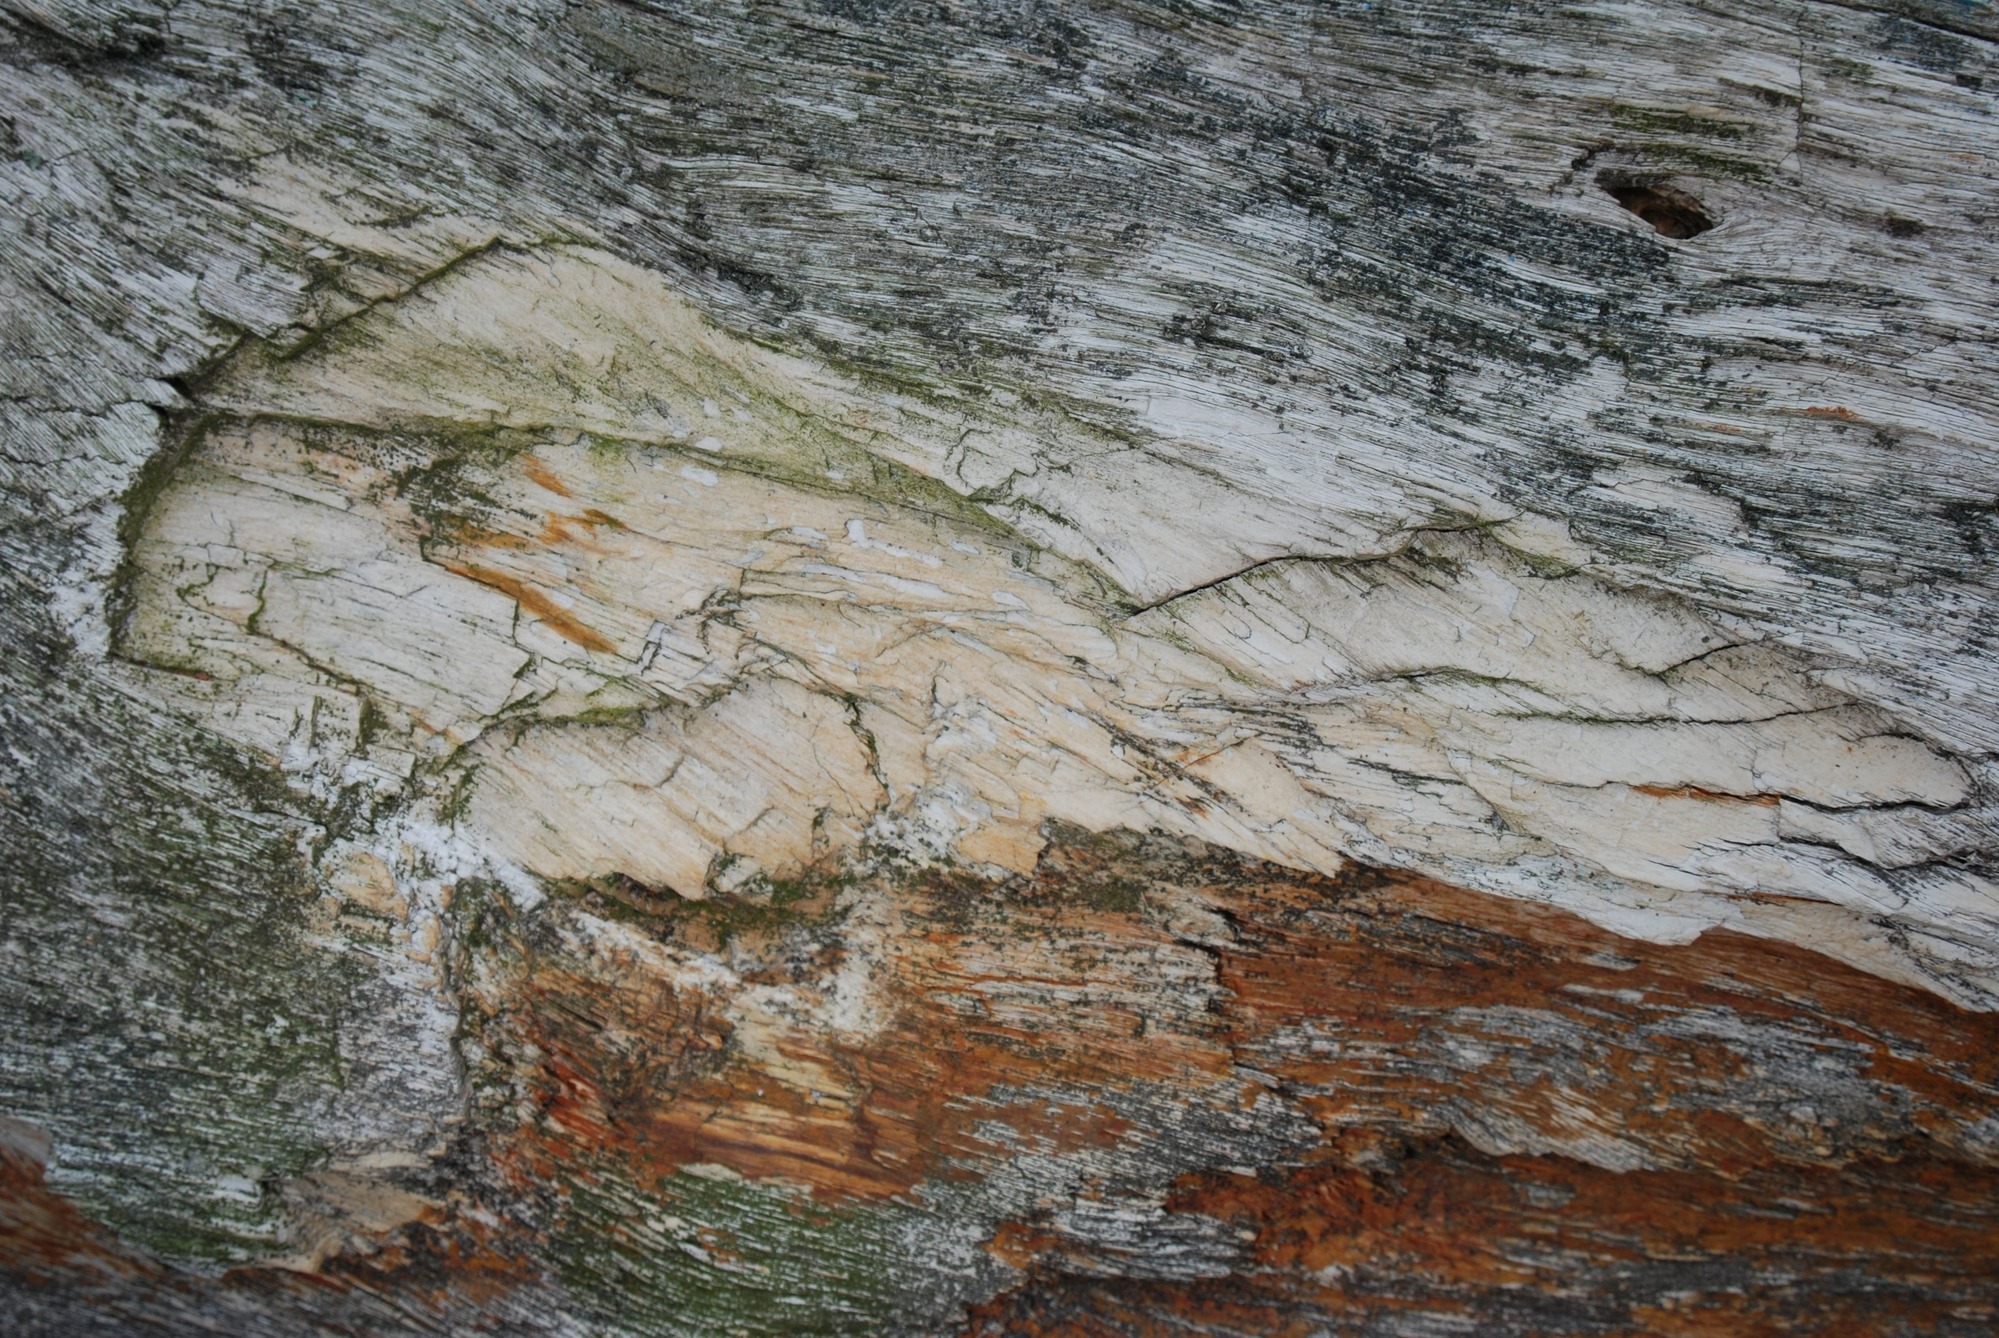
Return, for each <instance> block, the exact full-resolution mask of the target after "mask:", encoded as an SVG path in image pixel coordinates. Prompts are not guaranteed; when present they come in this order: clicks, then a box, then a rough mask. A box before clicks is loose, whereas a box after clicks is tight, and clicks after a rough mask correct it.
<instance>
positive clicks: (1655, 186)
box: [1602, 179, 1714, 241]
mask: <svg viewBox="0 0 1999 1338" xmlns="http://www.w3.org/2000/svg"><path fill="white" fill-rule="evenodd" d="M1602 185H1603V189H1604V191H1605V192H1606V193H1607V194H1609V196H1610V198H1611V199H1613V200H1616V201H1617V202H1618V203H1619V204H1620V205H1623V206H1624V207H1625V208H1626V209H1629V210H1630V211H1631V212H1632V213H1634V214H1636V215H1638V217H1640V218H1642V219H1644V220H1645V221H1646V222H1647V223H1650V224H1651V225H1652V230H1653V231H1654V232H1657V233H1658V234H1659V235H1660V236H1661V237H1671V238H1673V239H1674V240H1675V241H1685V240H1686V239H1687V238H1689V237H1698V236H1699V235H1700V234H1701V233H1703V232H1706V231H1707V230H1708V229H1709V228H1712V227H1713V226H1714V220H1713V219H1712V218H1710V217H1708V213H1707V210H1706V209H1704V208H1703V207H1702V206H1701V202H1700V201H1699V200H1696V199H1695V198H1694V197H1693V196H1691V195H1689V194H1687V193H1686V192H1685V191H1683V190H1675V189H1674V188H1673V187H1671V186H1667V185H1664V184H1662V183H1659V182H1638V181H1623V180H1617V179H1612V180H1609V181H1605V182H1603V183H1602Z"/></svg>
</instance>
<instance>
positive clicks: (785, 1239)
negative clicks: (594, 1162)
mask: <svg viewBox="0 0 1999 1338" xmlns="http://www.w3.org/2000/svg"><path fill="white" fill-rule="evenodd" d="M939 1231H940V1227H939V1226H938V1225H936V1224H935V1223H934V1222H933V1221H932V1220H931V1219H929V1217H928V1215H927V1214H925V1213H923V1212H922V1211H921V1210H920V1209H918V1208H916V1207H914V1206H911V1205H906V1204H901V1203H888V1204H869V1205H864V1206H850V1205H838V1206H829V1205H826V1204H822V1203H819V1202H816V1201H814V1200H813V1199H812V1198H811V1197H810V1196H809V1195H808V1194H806V1193H805V1192H804V1191H803V1190H801V1189H798V1188H794V1187H792V1186H788V1185H784V1184H779V1183H772V1182H757V1181H750V1180H745V1179H744V1178H742V1177H741V1176H739V1175H737V1174H736V1173H735V1172H733V1171H729V1170H727V1169H725V1168H722V1167H711V1166H696V1167H688V1168H684V1169H682V1170H680V1171H678V1172H676V1173H674V1174H672V1175H669V1176H667V1177H665V1178H664V1179H662V1180H661V1181H659V1182H658V1183H657V1184H655V1185H652V1186H650V1187H641V1186H640V1185H638V1184H636V1183H634V1182H633V1181H631V1180H630V1179H629V1178H628V1177H626V1176H625V1175H624V1174H623V1173H622V1172H619V1171H613V1170H608V1169H606V1168H601V1167H593V1168H591V1173H590V1174H588V1175H582V1174H579V1175H577V1176H575V1177H574V1178H573V1180H572V1183H571V1188H570V1192H569V1201H568V1205H567V1211H566V1213H565V1214H564V1217H563V1221H562V1224H561V1226H560V1227H559V1228H558V1229H557V1230H556V1232H555V1233H554V1239H553V1240H552V1242H551V1253H552V1256H553V1259H554V1262H555V1266H556V1271H557V1275H558V1276H559V1277H560V1279H561V1281H562V1283H563V1285H564V1287H565V1288H567V1289H568V1291H569V1292H570V1293H571V1295H572V1296H574V1297H575V1298H576V1299H577V1300H578V1301H579V1302H580V1303H581V1305H582V1306H583V1307H584V1308H585V1309H586V1310H587V1311H588V1312H589V1313H590V1315H591V1316H592V1317H593V1318H594V1319H595V1320H596V1321H597V1322H598V1323H600V1324H602V1325H603V1326H604V1329H603V1331H605V1332H610V1333H618V1334H630V1335H633V1336H634V1338H681V1336H682V1335H685V1336H686V1338H696V1336H697V1335H698V1336H699V1338H720V1336H722V1335H727V1336H728V1338H761V1336H762V1335H778V1334H798V1335H805V1334H812V1335H834V1334H853V1335H870V1336H872V1335H876V1334H881V1333H885V1332H891V1331H894V1330H896V1329H898V1328H901V1327H903V1326H904V1325H905V1324H906V1323H907V1321H908V1320H909V1319H910V1318H912V1317H914V1316H915V1315H916V1314H918V1313H920V1312H921V1311H923V1310H925V1309H929V1308H930V1307H928V1306H926V1305H924V1301H925V1300H926V1296H925V1293H926V1292H927V1291H928V1290H930V1289H931V1288H933V1287H935V1285H936V1283H935V1282H934V1280H931V1279H930V1278H929V1277H928V1274H929V1269H930V1268H933V1267H935V1265H936V1263H937V1261H938V1255H939V1253H941V1251H939V1250H938V1249H936V1248H935V1247H934V1246H927V1245H926V1238H928V1237H934V1236H936V1235H937V1234H938V1233H939ZM899 1321H900V1323H899Z"/></svg>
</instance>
